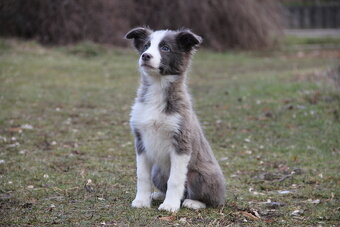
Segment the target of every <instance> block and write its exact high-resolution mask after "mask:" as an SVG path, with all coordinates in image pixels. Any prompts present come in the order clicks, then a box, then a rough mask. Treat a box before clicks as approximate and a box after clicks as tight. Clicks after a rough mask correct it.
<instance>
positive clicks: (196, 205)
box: [182, 199, 206, 210]
mask: <svg viewBox="0 0 340 227" xmlns="http://www.w3.org/2000/svg"><path fill="white" fill-rule="evenodd" d="M182 206H183V207H186V208H189V209H194V210H197V209H202V208H206V205H205V203H202V202H200V201H197V200H192V199H186V200H184V201H183V204H182Z"/></svg>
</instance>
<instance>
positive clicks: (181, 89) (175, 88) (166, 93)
mask: <svg viewBox="0 0 340 227" xmlns="http://www.w3.org/2000/svg"><path fill="white" fill-rule="evenodd" d="M137 101H139V102H142V103H149V104H155V105H164V106H165V107H164V108H165V110H164V111H165V112H179V111H184V109H183V107H184V106H185V109H187V108H189V109H190V108H191V102H190V96H189V93H188V91H187V86H186V75H155V74H151V75H150V74H147V73H145V72H141V85H140V88H139V91H138V97H137Z"/></svg>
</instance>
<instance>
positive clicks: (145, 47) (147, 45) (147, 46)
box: [143, 42, 151, 51]
mask: <svg viewBox="0 0 340 227" xmlns="http://www.w3.org/2000/svg"><path fill="white" fill-rule="evenodd" d="M150 45H151V44H150V42H147V43H146V44H145V45H144V47H143V50H144V51H146V50H147V49H148V48H149V47H150Z"/></svg>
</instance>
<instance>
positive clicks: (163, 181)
mask: <svg viewBox="0 0 340 227" xmlns="http://www.w3.org/2000/svg"><path fill="white" fill-rule="evenodd" d="M151 177H152V182H153V184H154V185H155V187H156V188H157V189H158V190H160V191H161V192H163V193H166V190H167V188H168V180H169V173H168V174H165V173H163V171H162V169H161V168H159V167H158V166H157V165H154V166H153V167H152V172H151Z"/></svg>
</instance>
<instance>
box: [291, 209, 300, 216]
mask: <svg viewBox="0 0 340 227" xmlns="http://www.w3.org/2000/svg"><path fill="white" fill-rule="evenodd" d="M302 214H303V210H294V211H293V212H292V213H291V215H292V216H300V215H302Z"/></svg>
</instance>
